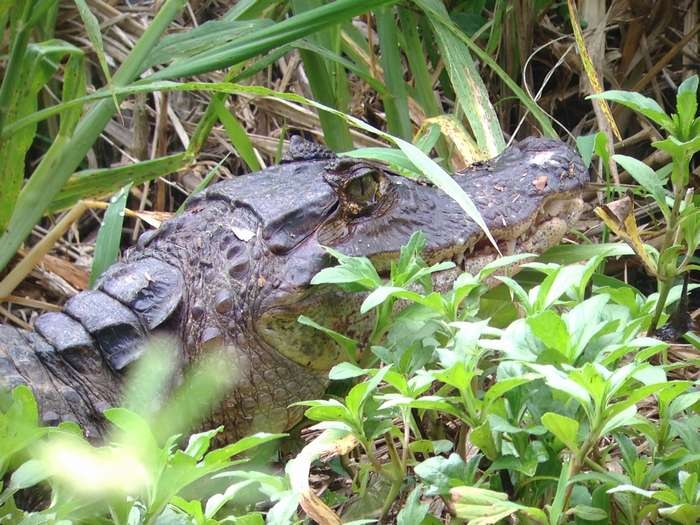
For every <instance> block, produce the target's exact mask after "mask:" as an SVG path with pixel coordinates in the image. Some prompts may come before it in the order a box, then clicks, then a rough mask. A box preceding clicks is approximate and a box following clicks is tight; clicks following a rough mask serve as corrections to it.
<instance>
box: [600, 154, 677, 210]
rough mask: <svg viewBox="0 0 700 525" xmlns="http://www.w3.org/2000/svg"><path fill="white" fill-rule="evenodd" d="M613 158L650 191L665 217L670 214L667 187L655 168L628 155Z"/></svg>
mask: <svg viewBox="0 0 700 525" xmlns="http://www.w3.org/2000/svg"><path fill="white" fill-rule="evenodd" d="M613 159H614V160H615V162H617V163H618V164H619V165H620V166H622V167H623V168H624V169H625V170H627V172H628V173H629V174H630V175H631V176H632V177H633V178H634V180H636V181H637V182H638V183H639V184H640V185H641V186H642V188H644V189H645V190H646V191H648V192H649V193H650V194H651V195H652V196H653V197H654V200H655V201H656V203H657V204H658V205H659V207H660V208H661V210H662V211H663V213H664V216H665V217H668V216H669V213H670V212H669V209H668V205H667V204H666V189H665V188H664V187H663V184H662V183H661V181H660V180H659V178H658V177H657V175H656V173H654V170H652V169H651V168H650V167H649V166H647V165H646V164H644V163H643V162H642V161H640V160H637V159H635V158H634V157H628V156H627V155H613Z"/></svg>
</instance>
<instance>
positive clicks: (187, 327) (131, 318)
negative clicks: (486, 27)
mask: <svg viewBox="0 0 700 525" xmlns="http://www.w3.org/2000/svg"><path fill="white" fill-rule="evenodd" d="M454 180H455V181H456V182H457V184H459V185H460V186H461V187H462V189H464V191H465V192H466V193H467V194H468V195H469V196H470V197H471V199H472V200H473V201H474V203H475V204H476V206H477V208H478V209H479V211H480V213H481V216H482V217H483V219H484V221H485V222H486V224H487V225H488V228H489V229H490V231H491V233H492V234H493V236H494V238H495V239H496V240H497V243H498V245H499V249H500V251H501V252H502V253H504V254H510V253H519V252H541V251H542V250H544V249H546V248H548V247H549V246H552V245H553V244H556V243H558V242H559V241H560V239H561V238H562V236H563V235H564V233H565V231H566V230H567V228H568V227H569V226H570V225H571V223H572V222H573V221H574V220H575V218H576V216H577V215H578V213H579V211H580V208H581V200H580V195H581V191H582V188H583V185H584V184H585V182H586V181H587V180H588V176H587V173H586V170H585V168H584V166H583V163H582V161H581V159H580V158H579V156H578V155H577V154H576V153H575V152H574V151H573V150H571V149H570V148H569V147H567V146H565V145H564V144H562V143H561V142H558V141H553V140H544V139H529V140H526V141H524V142H521V143H520V144H518V145H515V146H512V147H511V148H508V149H507V150H506V151H505V152H504V153H503V154H502V155H500V156H499V157H497V158H495V159H493V160H491V161H488V162H483V163H480V164H477V165H473V166H471V167H469V168H467V169H466V170H464V171H462V172H459V173H457V174H455V176H454ZM417 230H421V231H422V232H423V233H424V235H425V238H426V241H427V249H426V251H425V253H424V254H423V256H424V258H425V259H426V261H427V262H429V263H435V262H439V261H449V260H452V261H454V262H455V264H456V268H454V269H452V270H449V271H446V272H443V273H441V274H439V275H437V276H436V282H437V284H438V286H439V287H442V288H447V287H449V286H450V285H451V283H452V282H453V281H454V279H455V278H456V277H457V275H458V274H459V272H460V271H461V270H465V269H466V270H469V271H471V272H472V273H474V272H476V271H477V270H478V269H480V268H481V267H482V266H483V265H484V264H486V263H487V262H489V261H491V260H493V259H494V258H495V257H496V251H495V249H494V248H493V247H492V246H491V245H490V243H489V242H488V240H487V239H486V236H485V234H484V232H483V231H482V230H481V229H480V228H479V227H478V226H477V225H476V224H475V223H474V221H472V220H471V219H470V218H469V217H468V216H467V215H466V214H465V213H464V211H463V210H462V209H461V208H460V207H459V206H458V205H457V204H456V203H455V202H454V201H453V200H452V199H451V198H449V197H448V196H447V195H446V194H445V193H443V192H442V191H441V190H439V189H438V188H436V187H433V186H432V185H430V184H427V183H423V182H417V181H414V180H410V179H407V178H403V177H400V176H398V175H396V174H393V173H391V172H390V171H388V170H386V169H384V168H382V167H378V166H376V165H374V164H372V163H368V162H365V161H360V160H352V159H347V158H336V157H335V156H334V155H333V154H332V153H330V152H329V151H327V150H325V149H324V148H322V147H320V146H317V145H313V144H309V143H307V142H303V141H301V140H299V139H295V140H293V141H292V149H291V151H290V155H289V158H288V159H287V161H286V162H284V163H283V164H281V165H279V166H275V167H272V168H269V169H266V170H263V171H261V172H259V173H254V174H251V175H246V176H242V177H237V178H234V179H231V180H227V181H224V182H220V183H218V184H215V185H213V186H211V187H210V188H208V189H207V190H205V191H203V192H201V193H200V194H199V195H197V196H195V197H194V198H193V199H192V200H191V202H190V203H189V205H188V206H187V208H186V210H185V212H184V213H183V214H181V215H179V216H177V217H175V218H174V219H171V220H169V221H167V222H165V223H164V224H163V225H162V227H161V228H159V229H158V230H155V231H153V232H148V233H146V234H144V235H143V236H142V237H141V238H140V239H139V242H138V243H137V246H136V247H135V248H134V249H133V250H131V252H130V253H129V254H128V255H127V257H126V259H125V261H124V262H121V263H118V264H116V265H114V266H112V267H111V268H110V269H108V270H107V271H106V272H105V273H104V275H103V276H102V277H101V279H100V281H99V282H98V284H97V289H96V290H90V291H86V292H82V293H80V294H78V295H76V296H75V297H73V298H72V299H71V300H70V301H68V303H67V304H66V306H65V310H64V312H63V313H47V314H44V315H42V316H40V317H39V318H38V319H37V320H36V322H35V328H36V333H27V332H23V331H21V330H17V329H14V328H11V327H7V326H3V325H0V386H2V385H3V384H4V385H6V386H9V387H12V386H14V385H16V384H20V383H26V384H29V385H30V386H32V388H33V389H34V392H35V394H36V395H37V398H38V400H39V403H40V406H41V407H42V414H43V417H44V419H45V420H47V421H60V420H63V419H77V420H78V421H79V422H81V424H83V426H84V428H86V429H88V430H89V431H90V433H91V435H93V436H99V435H100V434H101V433H102V432H103V424H102V423H101V417H100V412H101V410H103V409H104V408H106V407H107V406H109V405H111V404H113V403H115V402H116V400H117V399H118V390H119V385H120V383H121V376H122V372H123V371H124V370H125V369H127V368H128V366H129V364H130V363H131V362H133V361H134V360H135V359H137V358H138V357H139V355H140V348H142V346H143V345H142V341H143V337H144V335H145V334H146V333H148V332H153V331H157V330H160V331H162V330H165V331H170V332H174V333H175V334H177V335H178V336H179V338H180V340H181V341H182V344H181V345H180V347H179V348H178V349H177V352H176V353H174V354H173V359H175V360H177V362H178V363H181V364H182V365H183V366H185V365H187V364H188V363H193V362H197V361H198V360H199V358H200V357H201V356H202V355H203V354H205V353H212V352H218V353H219V354H220V355H222V356H223V361H222V364H221V366H222V367H224V368H226V369H228V370H230V371H231V372H232V374H233V375H234V376H235V377H234V381H235V383H234V386H233V387H232V389H231V391H230V392H229V394H228V395H227V396H226V397H225V399H224V400H223V402H222V403H221V404H220V405H219V406H217V408H216V409H215V410H214V411H213V412H212V413H211V414H210V417H209V418H208V420H207V421H205V422H204V424H205V425H208V426H209V425H212V426H218V425H222V424H223V425H225V429H226V430H225V432H226V434H225V439H227V440H228V439H234V438H237V437H240V436H242V435H244V434H245V433H247V432H249V431H250V430H252V429H265V430H284V429H287V428H290V427H291V426H292V425H293V424H294V423H295V422H296V421H298V420H299V418H300V416H301V412H300V409H298V408H294V409H290V408H288V407H289V405H290V404H291V403H294V402H296V401H302V400H306V399H314V398H317V397H319V396H320V395H321V394H322V393H323V390H324V389H325V386H326V383H327V371H328V369H329V368H330V367H331V366H332V365H333V364H335V363H337V362H338V361H340V360H341V359H342V358H343V355H342V353H341V350H340V348H338V347H337V346H336V343H334V342H333V341H332V340H331V339H330V338H328V337H327V336H326V335H325V334H323V333H322V332H320V331H317V330H314V329H312V328H310V327H307V326H303V325H301V324H299V323H298V322H297V319H298V317H299V315H300V314H304V315H306V316H308V317H310V318H312V319H314V320H315V321H316V322H317V323H320V324H322V325H325V326H327V327H329V328H332V329H334V330H336V331H338V332H341V333H346V334H348V335H350V336H352V337H354V338H356V339H358V340H359V341H361V342H363V341H366V339H367V338H368V336H369V334H370V332H371V323H370V322H368V320H366V319H364V318H362V317H361V316H360V315H359V305H360V303H361V301H362V299H363V297H362V296H361V295H360V294H350V293H347V292H343V291H341V290H339V289H338V288H337V287H332V286H328V285H323V286H311V284H310V283H311V280H312V278H313V277H314V275H316V274H317V273H318V272H319V271H320V270H321V269H323V268H325V267H327V266H329V265H331V264H334V261H333V260H332V258H331V257H330V256H329V254H328V253H327V251H326V250H325V248H324V247H331V248H334V249H336V250H338V251H339V252H342V253H344V254H347V255H352V256H366V257H368V258H369V259H370V260H372V261H373V262H374V264H375V265H376V266H377V267H378V269H379V271H380V272H382V271H386V270H387V268H388V262H389V261H390V260H391V259H393V258H395V257H397V256H398V254H399V250H400V248H401V246H402V245H404V244H405V243H406V242H407V241H408V239H409V237H410V236H411V234H413V232H415V231H417ZM209 428H211V427H209Z"/></svg>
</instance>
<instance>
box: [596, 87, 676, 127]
mask: <svg viewBox="0 0 700 525" xmlns="http://www.w3.org/2000/svg"><path fill="white" fill-rule="evenodd" d="M588 98H592V99H596V98H600V99H604V100H612V101H613V102H617V103H618V104H622V105H623V106H626V107H628V108H630V109H633V110H634V111H637V112H639V113H641V114H642V115H644V116H645V117H648V118H649V119H651V120H653V121H654V122H656V123H657V124H658V125H659V126H661V127H663V128H666V129H667V130H669V131H670V130H671V126H672V125H673V122H672V120H671V117H669V116H668V115H667V114H666V112H664V110H663V108H662V107H661V106H659V105H658V104H657V102H656V101H655V100H654V99H653V98H649V97H645V96H644V95H642V94H640V93H636V92H634V91H620V90H615V89H613V90H610V91H605V92H604V93H596V94H593V95H589V96H588Z"/></svg>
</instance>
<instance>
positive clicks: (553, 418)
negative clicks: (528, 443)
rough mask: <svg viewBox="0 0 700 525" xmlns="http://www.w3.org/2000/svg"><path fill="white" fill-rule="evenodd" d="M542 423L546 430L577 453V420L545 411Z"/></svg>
mask: <svg viewBox="0 0 700 525" xmlns="http://www.w3.org/2000/svg"><path fill="white" fill-rule="evenodd" d="M542 424H543V425H544V426H545V427H546V428H547V430H549V431H550V432H551V433H552V434H554V435H555V436H556V437H557V439H559V441H561V442H562V443H564V444H565V445H566V446H567V448H568V449H569V450H571V451H572V452H574V453H578V450H579V439H578V430H579V423H578V421H576V420H575V419H571V418H570V417H567V416H562V415H561V414H556V413H554V412H547V413H546V414H543V415H542Z"/></svg>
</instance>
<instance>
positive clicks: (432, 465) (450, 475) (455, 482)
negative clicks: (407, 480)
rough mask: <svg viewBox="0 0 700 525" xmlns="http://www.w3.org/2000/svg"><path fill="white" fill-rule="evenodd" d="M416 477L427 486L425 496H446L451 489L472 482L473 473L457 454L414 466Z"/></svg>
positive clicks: (435, 458)
mask: <svg viewBox="0 0 700 525" xmlns="http://www.w3.org/2000/svg"><path fill="white" fill-rule="evenodd" d="M414 471H415V473H416V475H417V476H418V477H419V478H421V480H423V482H424V483H425V484H426V485H427V486H428V487H427V490H426V495H428V496H431V495H432V496H434V495H446V494H448V493H449V491H450V489H451V488H452V487H456V486H459V485H464V484H469V483H472V482H473V481H474V479H473V476H474V471H473V469H472V468H470V465H469V464H467V463H465V462H464V460H463V459H462V458H461V457H460V456H459V454H455V453H452V454H450V455H449V456H448V457H447V458H445V457H442V456H435V457H432V458H428V459H426V460H425V461H423V462H422V463H419V464H418V465H416V466H415V468H414Z"/></svg>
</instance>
